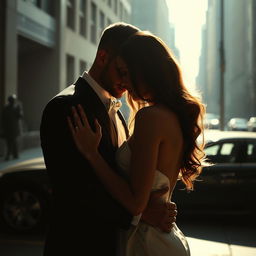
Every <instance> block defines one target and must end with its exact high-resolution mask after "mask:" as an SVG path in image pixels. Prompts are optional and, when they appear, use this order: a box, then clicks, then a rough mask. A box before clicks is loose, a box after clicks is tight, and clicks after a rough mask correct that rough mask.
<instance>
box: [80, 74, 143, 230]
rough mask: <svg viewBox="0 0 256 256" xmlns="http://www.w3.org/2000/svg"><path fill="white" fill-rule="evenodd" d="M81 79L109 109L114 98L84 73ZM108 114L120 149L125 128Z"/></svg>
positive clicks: (136, 219) (133, 221)
mask: <svg viewBox="0 0 256 256" xmlns="http://www.w3.org/2000/svg"><path fill="white" fill-rule="evenodd" d="M82 78H83V79H85V80H86V81H87V83H88V84H89V85H90V86H91V87H92V89H93V90H94V91H95V93H96V94H97V95H98V97H99V98H100V99H101V101H102V102H103V104H104V105H105V106H106V108H107V109H108V108H109V102H110V100H116V98H114V97H113V96H112V95H110V93H109V92H107V91H106V90H104V89H103V88H102V87H101V86H100V85H99V84H98V83H97V82H96V81H95V80H94V79H93V78H92V77H91V76H90V75H89V74H88V73H87V72H86V71H85V72H84V73H83V75H82ZM108 113H109V116H110V118H111V119H112V120H113V122H114V124H115V126H116V131H117V135H118V147H120V146H121V145H122V144H123V142H124V141H125V140H126V132H125V128H124V126H123V123H122V121H121V120H120V118H119V116H118V115H117V112H116V111H109V112H108ZM117 127H118V129H117ZM140 218H141V214H139V215H137V216H133V219H132V222H131V224H132V225H134V226H136V225H138V223H139V220H140Z"/></svg>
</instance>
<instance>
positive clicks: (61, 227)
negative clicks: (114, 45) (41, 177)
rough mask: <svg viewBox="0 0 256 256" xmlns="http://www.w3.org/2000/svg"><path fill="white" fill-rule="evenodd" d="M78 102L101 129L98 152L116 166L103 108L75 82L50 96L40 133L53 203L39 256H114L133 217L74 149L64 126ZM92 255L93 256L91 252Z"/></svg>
mask: <svg viewBox="0 0 256 256" xmlns="http://www.w3.org/2000/svg"><path fill="white" fill-rule="evenodd" d="M78 103H79V104H81V105H82V106H83V108H84V110H85V112H86V114H87V117H88V121H89V123H90V124H91V126H92V128H94V125H93V124H94V120H95V118H97V119H98V121H99V123H100V124H101V126H102V140H101V143H100V146H99V151H100V153H101V154H102V156H103V157H104V158H105V159H106V160H107V161H108V163H109V165H110V166H111V167H112V168H113V169H115V170H117V168H116V166H115V151H116V149H117V146H116V145H117V136H116V133H115V132H114V127H113V123H112V121H111V120H110V118H109V116H108V113H107V111H106V108H105V106H104V105H103V103H102V102H101V100H100V99H99V97H98V96H97V95H96V93H95V92H94V91H93V89H92V88H91V87H90V85H88V83H87V82H86V81H85V80H84V79H83V78H81V77H80V78H79V79H78V80H77V82H76V83H75V85H71V86H70V87H68V88H67V89H65V90H63V91H62V92H61V93H60V94H58V95H57V96H55V97H54V98H53V99H52V100H50V102H49V103H48V104H47V106H46V107H45V109H44V111H43V116H42V121H41V127H40V135H41V146H42V150H43V154H44V159H45V164H46V167H47V172H48V175H49V177H50V180H51V182H52V187H53V204H52V209H51V216H50V225H49V230H48V233H47V236H46V241H45V251H44V255H45V256H46V255H47V256H50V255H54V256H56V255H76V256H77V255H83V256H85V255H115V250H116V235H117V231H118V229H120V228H124V229H127V228H128V227H129V226H130V223H131V219H132V216H131V214H130V213H128V212H127V210H126V209H124V208H123V207H122V206H121V205H120V204H119V203H118V202H117V201H115V200H114V199H113V198H112V196H111V195H110V194H109V193H108V192H107V191H106V190H105V188H104V186H103V184H101V183H100V181H99V179H98V177H97V176H96V175H95V173H94V171H93V170H92V167H91V166H90V164H89V162H88V161H87V160H86V159H85V158H84V157H83V156H82V155H81V154H80V153H79V151H78V150H77V148H76V146H75V144H74V142H73V138H72V136H71V132H70V130H69V128H68V124H67V116H68V115H71V106H75V105H77V104H78ZM91 253H92V254H91Z"/></svg>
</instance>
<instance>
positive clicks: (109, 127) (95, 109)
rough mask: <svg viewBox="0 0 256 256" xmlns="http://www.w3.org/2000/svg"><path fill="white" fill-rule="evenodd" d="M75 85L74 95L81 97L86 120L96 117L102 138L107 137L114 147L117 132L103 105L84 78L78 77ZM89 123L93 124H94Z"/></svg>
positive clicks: (92, 119)
mask: <svg viewBox="0 0 256 256" xmlns="http://www.w3.org/2000/svg"><path fill="white" fill-rule="evenodd" d="M75 85H76V87H75V95H79V98H81V99H82V105H83V107H84V110H85V112H86V115H87V117H88V120H91V121H94V119H95V117H96V118H97V119H98V121H99V123H100V125H101V127H102V133H103V135H105V136H104V138H105V139H106V138H108V140H110V143H111V144H112V146H113V147H114V148H116V147H117V145H118V140H117V134H116V131H115V127H114V124H113V122H112V121H111V120H110V118H109V115H108V112H107V110H106V107H105V105H104V104H103V102H102V101H101V100H100V98H99V97H98V95H97V94H96V93H95V92H94V90H93V89H92V88H91V86H90V85H89V84H88V83H87V82H86V80H85V79H83V78H81V77H79V78H78V80H77V81H76V82H75ZM91 125H92V126H94V124H91ZM104 138H102V139H104Z"/></svg>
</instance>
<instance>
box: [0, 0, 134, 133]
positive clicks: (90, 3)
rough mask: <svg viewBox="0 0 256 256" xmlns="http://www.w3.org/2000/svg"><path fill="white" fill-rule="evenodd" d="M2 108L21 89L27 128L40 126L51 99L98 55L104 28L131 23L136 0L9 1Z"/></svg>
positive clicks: (3, 10)
mask: <svg viewBox="0 0 256 256" xmlns="http://www.w3.org/2000/svg"><path fill="white" fill-rule="evenodd" d="M0 14H3V15H1V18H0V19H1V20H0V25H1V28H4V29H3V30H2V29H1V32H0V33H1V34H0V38H1V39H3V40H1V41H2V42H4V45H2V44H1V48H0V57H1V56H2V55H4V56H3V58H1V63H0V68H1V69H0V79H1V83H0V93H1V98H0V99H1V103H0V105H1V106H0V107H1V108H2V107H3V105H4V104H5V102H6V99H7V97H8V96H9V95H10V94H13V93H15V94H17V96H18V99H19V100H20V101H21V102H22V104H23V108H24V119H25V120H24V121H25V122H24V123H25V130H27V131H31V130H38V129H39V125H40V121H41V114H42V110H43V108H44V106H45V105H46V103H47V102H48V101H49V100H50V99H51V98H52V97H53V96H54V95H56V94H57V93H58V92H59V91H61V90H62V89H64V88H65V87H66V86H68V85H70V84H72V83H73V82H74V81H75V80H76V79H77V77H78V76H79V75H80V74H82V72H83V71H84V70H86V69H89V68H90V66H91V64H92V62H93V59H94V57H95V53H96V49H97V44H98V41H99V38H100V35H101V32H102V30H103V29H104V28H105V27H106V26H107V25H109V24H111V23H113V22H117V21H125V22H130V16H131V5H130V0H56V1H52V0H4V1H1V7H0Z"/></svg>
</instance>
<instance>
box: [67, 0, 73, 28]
mask: <svg viewBox="0 0 256 256" xmlns="http://www.w3.org/2000/svg"><path fill="white" fill-rule="evenodd" d="M67 26H68V27H69V28H71V29H73V30H74V29H75V1H74V0H67Z"/></svg>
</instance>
